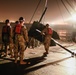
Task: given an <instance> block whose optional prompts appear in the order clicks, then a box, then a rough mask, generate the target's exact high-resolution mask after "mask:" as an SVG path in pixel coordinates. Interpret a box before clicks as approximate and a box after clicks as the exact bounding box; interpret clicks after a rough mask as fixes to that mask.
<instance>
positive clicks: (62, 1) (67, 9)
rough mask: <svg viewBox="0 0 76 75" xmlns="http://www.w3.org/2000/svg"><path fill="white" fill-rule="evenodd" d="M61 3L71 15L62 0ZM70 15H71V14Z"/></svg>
mask: <svg viewBox="0 0 76 75" xmlns="http://www.w3.org/2000/svg"><path fill="white" fill-rule="evenodd" d="M61 2H62V4H63V5H64V7H65V8H66V10H67V11H68V13H69V14H70V15H71V13H70V12H69V10H68V8H67V7H66V5H65V4H64V2H63V0H61ZM71 16H72V15H71Z"/></svg>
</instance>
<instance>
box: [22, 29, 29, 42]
mask: <svg viewBox="0 0 76 75" xmlns="http://www.w3.org/2000/svg"><path fill="white" fill-rule="evenodd" d="M23 35H24V39H25V41H26V42H28V31H27V28H23Z"/></svg>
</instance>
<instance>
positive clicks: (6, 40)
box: [2, 20, 13, 57]
mask: <svg viewBox="0 0 76 75" xmlns="http://www.w3.org/2000/svg"><path fill="white" fill-rule="evenodd" d="M8 23H9V20H6V25H5V26H3V28H2V42H3V44H4V46H5V50H6V56H7V55H8V48H7V47H8V45H9V49H10V53H11V57H12V56H13V52H12V49H13V39H12V36H13V35H12V27H11V26H10V24H9V25H8ZM4 31H5V32H4Z"/></svg>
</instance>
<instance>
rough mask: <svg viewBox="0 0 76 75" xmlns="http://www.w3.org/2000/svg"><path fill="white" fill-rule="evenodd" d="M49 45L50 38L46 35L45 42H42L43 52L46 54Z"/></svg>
mask: <svg viewBox="0 0 76 75" xmlns="http://www.w3.org/2000/svg"><path fill="white" fill-rule="evenodd" d="M50 43H51V36H50V35H47V36H46V37H45V40H44V47H45V51H46V52H47V53H48V50H49V47H50Z"/></svg>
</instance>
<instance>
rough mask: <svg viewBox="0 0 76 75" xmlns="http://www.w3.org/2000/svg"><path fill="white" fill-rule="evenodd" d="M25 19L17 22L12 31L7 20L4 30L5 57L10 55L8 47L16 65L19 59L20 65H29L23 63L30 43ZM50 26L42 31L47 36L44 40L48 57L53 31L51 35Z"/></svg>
mask: <svg viewBox="0 0 76 75" xmlns="http://www.w3.org/2000/svg"><path fill="white" fill-rule="evenodd" d="M24 23H25V19H24V18H23V17H20V18H19V21H16V23H15V24H16V25H15V27H14V28H13V29H12V26H11V25H10V21H9V19H6V21H5V25H4V26H3V28H2V42H3V44H4V46H5V51H6V52H5V56H7V55H8V45H9V50H10V55H11V58H13V57H14V58H15V61H14V62H15V63H17V62H18V57H19V59H20V64H27V62H24V61H23V58H24V51H25V50H26V48H27V46H28V42H29V37H28V30H27V27H26V26H25V25H24ZM48 30H49V24H46V26H45V28H44V29H43V30H42V32H41V34H42V35H43V34H45V40H44V48H45V53H44V55H45V56H46V55H47V54H48V50H49V46H50V41H51V36H52V29H51V33H49V31H48ZM32 47H33V44H32Z"/></svg>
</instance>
